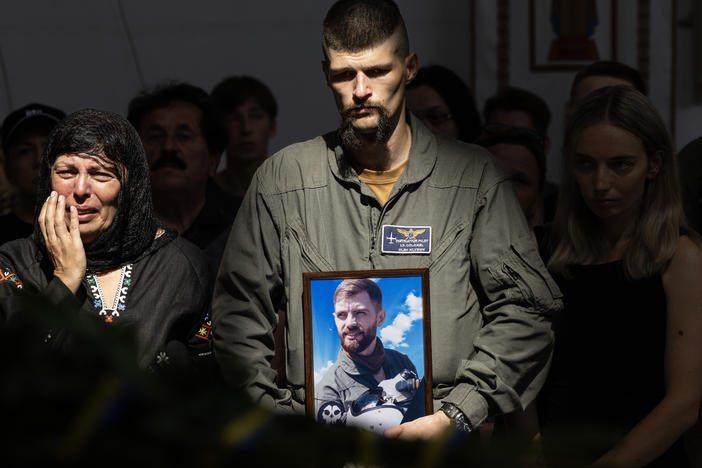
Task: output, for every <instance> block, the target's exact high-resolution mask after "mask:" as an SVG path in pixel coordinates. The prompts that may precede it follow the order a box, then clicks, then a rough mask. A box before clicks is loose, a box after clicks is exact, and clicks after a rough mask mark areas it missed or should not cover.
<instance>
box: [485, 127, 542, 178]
mask: <svg viewBox="0 0 702 468" xmlns="http://www.w3.org/2000/svg"><path fill="white" fill-rule="evenodd" d="M475 144H476V145H480V146H482V147H483V148H490V147H491V146H495V145H500V144H507V145H519V146H523V147H524V148H526V149H527V150H529V152H530V153H531V154H532V155H533V156H534V159H535V160H536V165H537V166H538V168H539V190H540V191H541V190H543V188H544V182H545V179H546V154H545V153H544V145H543V139H539V138H535V135H532V134H530V133H528V132H525V131H523V130H521V129H519V128H511V129H506V130H505V131H503V132H500V133H491V134H486V135H483V136H481V137H480V138H478V139H477V140H476V141H475Z"/></svg>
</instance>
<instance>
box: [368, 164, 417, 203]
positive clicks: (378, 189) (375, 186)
mask: <svg viewBox="0 0 702 468" xmlns="http://www.w3.org/2000/svg"><path fill="white" fill-rule="evenodd" d="M408 162H409V159H408V160H407V161H405V162H403V163H402V164H400V165H399V166H397V167H396V168H395V169H390V170H389V171H372V170H370V169H363V171H361V173H360V174H358V178H359V179H361V180H362V181H363V183H365V184H366V185H367V186H368V188H370V189H371V190H372V191H373V193H374V194H375V196H376V198H377V199H378V201H379V202H380V204H381V205H385V202H386V201H388V198H389V197H390V192H392V188H393V187H394V186H395V182H397V179H399V178H400V176H401V175H402V173H403V172H405V169H407V163H408Z"/></svg>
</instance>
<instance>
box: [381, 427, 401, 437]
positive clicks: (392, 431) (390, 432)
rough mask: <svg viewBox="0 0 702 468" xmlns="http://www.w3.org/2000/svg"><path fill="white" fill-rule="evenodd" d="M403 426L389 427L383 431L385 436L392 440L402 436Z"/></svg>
mask: <svg viewBox="0 0 702 468" xmlns="http://www.w3.org/2000/svg"><path fill="white" fill-rule="evenodd" d="M402 429H403V428H402V425H399V426H395V427H389V428H387V429H385V431H383V435H384V436H385V437H390V438H391V439H394V438H397V437H399V435H400V434H402Z"/></svg>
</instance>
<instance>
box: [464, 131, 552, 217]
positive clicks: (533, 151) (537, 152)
mask: <svg viewBox="0 0 702 468" xmlns="http://www.w3.org/2000/svg"><path fill="white" fill-rule="evenodd" d="M542 141H543V140H542V139H541V138H535V137H534V135H533V134H532V133H531V132H524V131H522V130H520V129H512V130H504V131H502V132H501V133H495V134H490V135H484V136H482V137H480V138H478V140H477V141H476V144H478V145H480V146H482V147H484V148H486V149H487V150H488V151H490V153H492V155H493V156H494V157H495V159H496V160H497V162H498V163H499V164H500V166H501V167H502V168H503V169H504V170H505V172H506V173H507V175H508V176H509V178H510V180H511V181H512V186H513V187H514V191H515V192H516V194H517V199H518V200H519V204H520V205H521V207H522V211H524V216H526V219H527V223H529V227H531V228H533V227H534V226H536V225H540V224H543V220H542V219H541V218H540V214H541V213H542V211H543V209H542V207H541V203H542V200H541V193H542V189H543V184H544V180H545V178H546V156H545V155H544V150H543V146H542Z"/></svg>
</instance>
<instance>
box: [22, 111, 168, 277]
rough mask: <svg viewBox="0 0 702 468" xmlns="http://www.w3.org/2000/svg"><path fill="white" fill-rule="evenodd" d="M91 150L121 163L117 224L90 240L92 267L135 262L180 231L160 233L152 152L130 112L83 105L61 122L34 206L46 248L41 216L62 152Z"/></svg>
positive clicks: (98, 268) (37, 238)
mask: <svg viewBox="0 0 702 468" xmlns="http://www.w3.org/2000/svg"><path fill="white" fill-rule="evenodd" d="M70 153H87V154H91V155H94V156H96V157H98V158H100V159H107V160H108V161H109V162H111V163H112V164H114V165H115V166H116V167H117V176H118V178H119V182H120V185H121V186H120V190H119V195H118V197H117V214H116V215H115V218H114V220H113V221H112V224H111V225H110V226H109V227H108V228H107V229H106V230H105V231H104V232H102V233H101V234H100V235H99V236H98V237H97V239H95V240H94V241H93V242H91V243H90V244H84V248H85V254H86V257H87V263H88V266H87V269H88V271H89V272H92V273H95V272H101V271H107V270H111V269H114V268H119V267H121V266H123V265H126V264H128V263H132V262H134V261H136V260H138V259H140V258H142V257H144V256H146V255H149V254H150V253H151V252H153V251H155V250H158V249H159V248H160V247H162V246H163V245H165V244H166V243H168V242H169V241H170V240H172V239H173V238H174V237H175V233H174V232H173V231H167V232H166V233H165V234H163V235H161V236H159V238H158V239H155V235H156V230H157V229H158V227H159V226H158V224H157V222H156V219H155V218H154V215H153V206H152V202H151V184H150V183H149V168H148V164H147V162H146V153H145V152H144V147H143V146H142V144H141V140H140V138H139V134H138V133H137V132H136V130H135V129H134V127H132V125H131V124H130V123H129V122H128V121H127V119H125V118H124V117H122V116H120V115H118V114H113V113H111V112H106V111H100V110H95V109H83V110H80V111H77V112H74V113H73V114H70V115H69V116H68V117H66V118H65V119H63V120H62V121H61V122H59V123H58V125H56V127H55V128H54V129H53V131H52V132H51V134H49V141H48V143H47V145H46V149H45V150H44V153H43V154H42V157H41V164H40V167H39V189H38V194H37V204H36V206H35V210H34V240H35V242H37V243H38V244H39V245H40V246H41V248H42V251H44V252H45V251H46V245H45V243H44V237H43V236H42V233H41V229H40V228H39V223H38V218H39V212H40V211H41V207H42V205H43V204H44V202H45V201H46V198H47V197H48V196H49V194H50V193H51V167H52V165H53V164H54V162H55V161H56V158H57V157H58V156H60V155H64V154H70Z"/></svg>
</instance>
